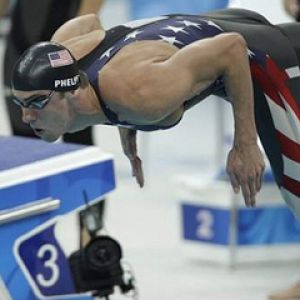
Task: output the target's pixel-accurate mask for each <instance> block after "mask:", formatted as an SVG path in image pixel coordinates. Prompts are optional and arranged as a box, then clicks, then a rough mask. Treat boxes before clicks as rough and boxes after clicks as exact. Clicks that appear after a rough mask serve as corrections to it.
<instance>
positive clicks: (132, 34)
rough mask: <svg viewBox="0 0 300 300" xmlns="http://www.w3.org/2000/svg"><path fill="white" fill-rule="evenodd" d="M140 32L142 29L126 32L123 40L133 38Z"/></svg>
mask: <svg viewBox="0 0 300 300" xmlns="http://www.w3.org/2000/svg"><path fill="white" fill-rule="evenodd" d="M142 32H143V31H142V30H135V31H133V32H130V33H128V34H127V35H126V37H125V39H124V42H126V41H127V40H129V39H135V38H136V36H137V35H138V34H140V33H142Z"/></svg>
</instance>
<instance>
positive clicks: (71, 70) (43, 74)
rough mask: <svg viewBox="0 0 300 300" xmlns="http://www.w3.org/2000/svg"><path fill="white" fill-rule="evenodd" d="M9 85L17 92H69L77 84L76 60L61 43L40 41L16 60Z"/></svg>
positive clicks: (78, 80) (78, 82) (78, 83)
mask: <svg viewBox="0 0 300 300" xmlns="http://www.w3.org/2000/svg"><path fill="white" fill-rule="evenodd" d="M11 83H12V87H13V88H14V89H15V90H20V91H34V90H54V91H71V90H75V89H77V88H78V87H79V86H80V77H79V69H78V67H77V61H76V59H75V58H74V57H73V55H72V54H71V53H70V51H69V50H68V49H67V48H65V47H64V46H62V45H60V44H58V43H55V42H41V43H38V44H35V45H33V46H32V47H30V48H29V49H27V50H26V51H25V52H24V53H23V54H22V56H21V57H20V58H19V59H18V61H17V62H16V64H15V66H14V70H13V75H12V81H11Z"/></svg>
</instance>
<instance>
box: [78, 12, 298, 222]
mask: <svg viewBox="0 0 300 300" xmlns="http://www.w3.org/2000/svg"><path fill="white" fill-rule="evenodd" d="M223 32H238V33H240V34H241V35H242V36H243V37H244V38H245V40H246V42H247V45H248V55H249V61H250V67H251V74H252V79H253V86H254V95H255V97H254V98H255V121H256V127H257V131H258V134H259V136H260V139H261V142H262V144H263V147H264V149H265V152H266V154H267V156H268V158H269V160H270V164H271V167H272V170H273V174H274V178H275V180H276V183H277V185H278V186H279V188H280V190H281V193H282V195H283V197H284V199H285V200H286V202H287V203H288V204H289V205H290V206H291V207H292V209H293V210H294V212H295V213H296V214H297V215H298V216H300V122H299V121H300V70H299V58H300V42H298V40H299V38H300V24H297V23H293V24H288V25H287V24H282V25H278V26H274V25H272V24H270V23H269V22H268V21H267V20H266V19H265V18H264V17H262V16H261V15H259V14H257V13H254V12H251V11H246V10H241V9H227V10H221V11H217V12H214V13H211V14H207V15H201V16H196V15H170V16H161V17H158V18H154V19H145V20H139V21H133V22H131V23H127V24H124V25H121V26H117V27H114V28H112V29H110V30H108V31H107V34H106V37H105V39H104V41H102V42H101V43H100V45H99V46H98V47H96V49H94V50H93V51H92V52H91V53H90V54H88V55H87V56H86V57H84V58H83V59H81V60H80V61H79V67H80V68H81V69H83V70H85V72H86V73H87V75H88V77H89V81H90V83H91V85H92V86H93V88H94V89H95V92H96V93H97V95H98V96H99V101H100V105H101V107H102V109H103V112H104V114H105V115H106V116H107V118H108V120H109V121H110V124H113V125H118V126H128V127H130V128H134V129H137V130H143V131H152V130H157V129H166V128H168V127H161V126H157V125H134V124H129V123H127V122H123V121H120V120H119V119H118V116H117V114H115V113H114V112H113V111H112V110H111V109H109V107H108V106H107V105H106V104H105V103H103V101H102V100H101V97H100V91H101V83H100V86H99V85H98V72H99V70H101V68H102V67H103V66H104V65H105V64H106V63H107V62H108V61H109V60H110V59H111V58H112V57H113V56H114V55H115V54H116V53H117V52H118V51H119V50H120V49H122V48H123V47H124V46H126V45H128V44H130V43H132V42H136V41H143V40H162V41H165V42H167V43H170V44H172V45H174V46H176V47H178V48H182V47H184V46H186V45H188V44H190V43H192V42H195V41H197V40H201V39H204V38H208V37H213V36H215V35H217V34H220V33H223ZM212 94H214V95H218V96H221V97H223V98H227V97H226V91H225V88H224V83H223V80H222V78H219V79H218V80H216V82H214V83H213V84H212V85H211V86H210V87H208V88H207V89H206V90H204V91H202V92H201V93H200V94H199V95H197V96H195V97H194V98H192V99H189V100H187V101H186V103H185V104H184V106H185V109H189V108H190V107H192V106H193V105H195V104H197V103H198V102H199V101H201V100H202V99H204V98H205V97H207V96H208V95H212ZM179 121H180V120H178V122H179ZM178 122H177V123H178ZM177 123H175V124H172V126H174V125H176V124H177ZM172 126H169V127H172Z"/></svg>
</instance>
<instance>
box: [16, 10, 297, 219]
mask: <svg viewBox="0 0 300 300" xmlns="http://www.w3.org/2000/svg"><path fill="white" fill-rule="evenodd" d="M299 36H300V25H299V24H296V23H290V24H282V25H277V26H274V25H272V24H271V23H270V22H269V21H268V20H266V19H265V18H264V17H263V16H261V15H259V14H257V13H255V12H252V11H248V10H242V9H225V10H220V11H216V12H212V13H209V14H206V15H200V16H199V15H180V14H179V15H169V16H161V17H157V18H152V19H145V20H138V21H134V22H131V23H127V24H123V25H120V26H116V27H114V28H112V29H109V30H107V31H105V30H104V29H103V28H102V26H101V24H100V21H99V20H98V18H97V17H96V16H95V15H92V14H90V15H86V16H82V17H78V18H75V19H72V20H70V21H68V22H66V23H65V24H64V25H63V26H61V27H60V28H59V29H58V30H57V31H56V32H55V33H54V35H53V37H52V39H51V41H49V42H43V43H39V44H36V45H34V46H32V47H30V48H29V49H28V50H27V51H25V53H23V55H22V56H21V58H20V59H19V60H18V62H17V63H16V65H15V68H14V71H13V75H12V93H13V96H14V97H13V98H14V102H15V103H16V104H17V105H18V106H20V107H21V109H22V112H23V121H24V122H25V123H27V124H29V125H30V126H31V127H32V128H33V130H34V131H35V133H36V135H38V136H39V137H41V138H42V139H43V140H45V141H49V142H53V141H55V140H57V139H58V138H59V137H60V136H61V135H63V134H64V133H66V132H76V131H79V130H82V129H84V128H86V127H88V126H91V125H96V124H103V125H108V126H116V127H118V129H119V134H120V137H121V144H122V147H123V151H124V153H125V154H126V156H127V157H128V158H129V160H130V162H131V165H132V170H133V175H134V176H135V177H136V179H137V182H138V183H139V185H140V186H143V184H144V177H143V172H142V163H141V160H140V158H139V156H138V154H137V147H136V134H137V131H139V130H142V131H154V130H165V129H168V128H171V127H173V126H175V125H176V124H178V123H179V122H180V120H181V118H182V117H183V115H184V114H185V112H186V111H187V110H189V109H191V108H192V107H193V106H194V105H197V104H198V103H199V102H201V101H202V100H203V99H205V98H206V97H207V96H209V95H218V96H221V97H222V98H224V99H226V100H228V101H229V102H230V103H231V104H232V108H233V116H234V122H235V128H234V141H233V145H232V149H231V151H230V152H229V154H228V158H227V167H226V170H227V173H228V175H229V178H230V182H231V185H232V188H233V190H234V191H235V192H236V193H238V192H239V191H241V192H242V195H243V197H244V200H245V203H246V205H247V206H249V207H252V206H254V205H255V196H256V194H257V193H258V192H259V190H260V188H261V184H262V178H263V173H264V167H265V166H264V161H263V155H262V153H261V151H260V149H259V147H258V144H257V140H258V135H259V137H260V139H261V142H262V145H263V147H264V150H265V152H266V154H267V156H268V158H269V160H270V163H271V166H272V170H273V174H274V177H275V180H276V183H277V184H278V186H279V188H280V190H281V192H282V194H283V196H284V198H285V200H286V202H287V203H288V204H289V206H290V207H291V208H292V209H293V211H294V212H295V213H296V214H298V216H300V182H299V181H300V175H299V162H300V146H299V142H300V127H299V118H300V103H299V101H300V98H299V95H300V82H299V80H300V71H299V62H298V58H299V55H300V50H299V46H298V42H297V41H298V37H299Z"/></svg>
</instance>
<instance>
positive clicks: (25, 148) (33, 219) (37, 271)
mask: <svg viewBox="0 0 300 300" xmlns="http://www.w3.org/2000/svg"><path fill="white" fill-rule="evenodd" d="M0 147H1V153H0V170H1V172H0V243H1V248H0V254H1V255H0V299H1V300H35V299H59V300H61V299H71V300H73V299H74V300H75V299H80V300H90V299H93V298H92V295H91V294H80V295H79V294H76V291H75V286H74V282H73V279H72V276H71V271H70V267H69V263H68V257H69V256H70V255H71V253H72V252H74V251H76V250H78V248H79V221H78V216H77V213H78V212H79V211H80V210H82V209H84V208H86V206H87V202H88V203H89V204H94V203H96V202H98V201H101V200H103V198H104V197H105V196H106V195H107V194H108V193H109V192H111V191H112V190H113V189H114V188H115V177H114V169H113V160H112V157H111V156H110V155H108V154H105V153H103V152H102V151H101V150H100V149H99V148H98V147H93V146H79V145H75V144H47V143H45V142H43V141H40V140H35V139H26V138H15V137H1V138H0ZM87 199H88V200H87Z"/></svg>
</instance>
